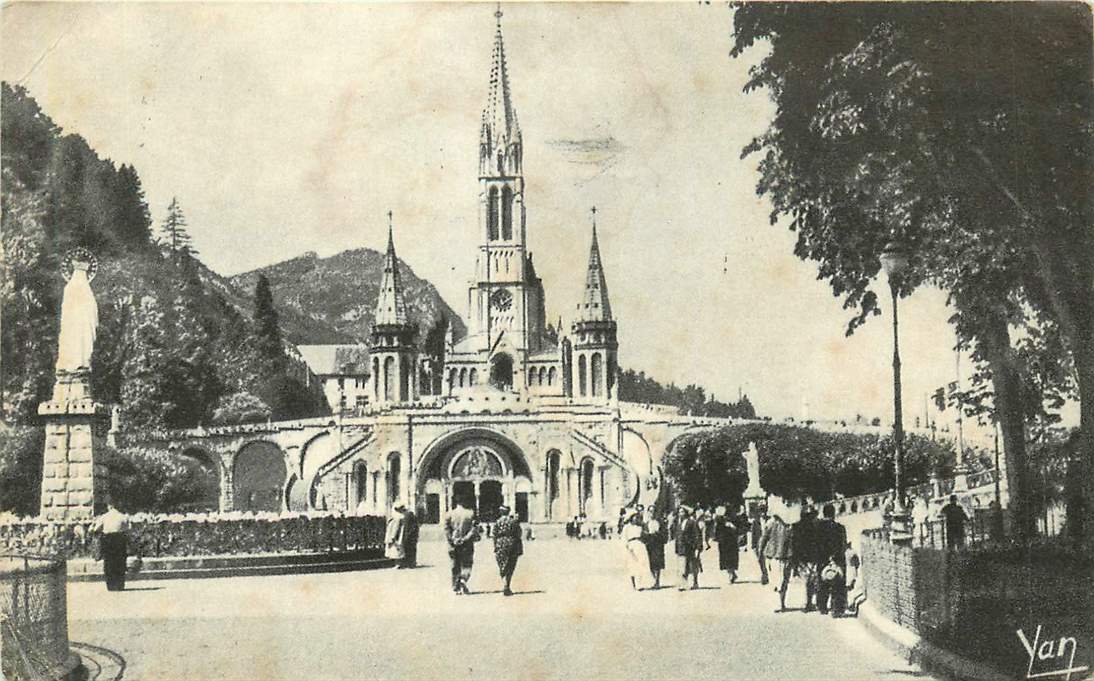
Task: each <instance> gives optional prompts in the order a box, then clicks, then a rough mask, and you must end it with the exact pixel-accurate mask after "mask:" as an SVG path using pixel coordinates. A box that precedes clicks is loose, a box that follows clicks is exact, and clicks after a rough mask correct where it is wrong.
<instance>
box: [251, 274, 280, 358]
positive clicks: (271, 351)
mask: <svg viewBox="0 0 1094 681" xmlns="http://www.w3.org/2000/svg"><path fill="white" fill-rule="evenodd" d="M254 344H255V350H256V351H257V353H258V356H259V358H260V360H261V361H262V362H263V363H264V364H265V365H266V366H267V367H269V371H270V372H274V371H280V370H282V369H283V368H284V366H285V348H284V346H283V345H282V343H281V327H280V325H279V324H278V320H277V310H276V309H275V308H274V302H273V293H272V292H271V291H270V280H269V279H267V278H266V275H265V274H259V275H258V281H257V282H256V283H255V312H254Z"/></svg>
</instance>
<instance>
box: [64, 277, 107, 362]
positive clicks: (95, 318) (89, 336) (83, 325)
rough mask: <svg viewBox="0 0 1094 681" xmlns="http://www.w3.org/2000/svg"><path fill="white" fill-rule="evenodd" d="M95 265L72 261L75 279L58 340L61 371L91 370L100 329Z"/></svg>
mask: <svg viewBox="0 0 1094 681" xmlns="http://www.w3.org/2000/svg"><path fill="white" fill-rule="evenodd" d="M90 269H91V262H89V261H88V260H84V259H74V260H73V261H72V276H70V277H69V278H68V283H67V284H65V291H64V295H63V297H62V299H61V333H60V335H59V336H58V338H57V371H58V372H61V371H76V370H78V369H90V368H91V351H92V349H93V348H94V347H95V333H96V332H97V331H98V328H99V306H98V305H97V304H96V303H95V294H94V293H92V291H91V277H90V276H89V274H88V272H89V270H90Z"/></svg>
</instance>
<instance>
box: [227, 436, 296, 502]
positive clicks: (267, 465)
mask: <svg viewBox="0 0 1094 681" xmlns="http://www.w3.org/2000/svg"><path fill="white" fill-rule="evenodd" d="M287 476H288V470H287V469H286V467H285V454H284V453H283V452H282V451H281V450H280V449H279V448H278V447H277V445H275V444H273V443H272V442H252V443H250V444H247V445H244V447H243V449H241V450H240V451H239V454H237V455H236V458H235V462H234V463H233V464H232V497H233V504H232V505H233V506H234V507H235V509H236V510H237V511H273V512H279V511H280V510H281V506H282V494H283V492H284V489H285V481H286V479H287Z"/></svg>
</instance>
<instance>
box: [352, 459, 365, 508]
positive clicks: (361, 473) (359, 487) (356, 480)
mask: <svg viewBox="0 0 1094 681" xmlns="http://www.w3.org/2000/svg"><path fill="white" fill-rule="evenodd" d="M353 487H354V490H356V492H357V503H358V504H359V503H361V502H362V501H364V500H365V499H367V498H368V466H367V465H365V462H364V461H358V462H357V463H356V464H354V466H353Z"/></svg>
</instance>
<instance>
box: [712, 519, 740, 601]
mask: <svg viewBox="0 0 1094 681" xmlns="http://www.w3.org/2000/svg"><path fill="white" fill-rule="evenodd" d="M739 523H740V520H739V517H738V516H736V515H727V514H726V509H725V507H724V506H719V507H718V508H717V509H716V510H715V512H714V541H715V542H717V544H718V569H719V570H725V571H726V572H727V573H729V583H730V584H733V583H734V582H736V581H737V570H738V569H739V568H740V562H741V549H740V547H739V545H738V537H739V536H740V534H741V532H743V531H744V528H741V527H738V524H739Z"/></svg>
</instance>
